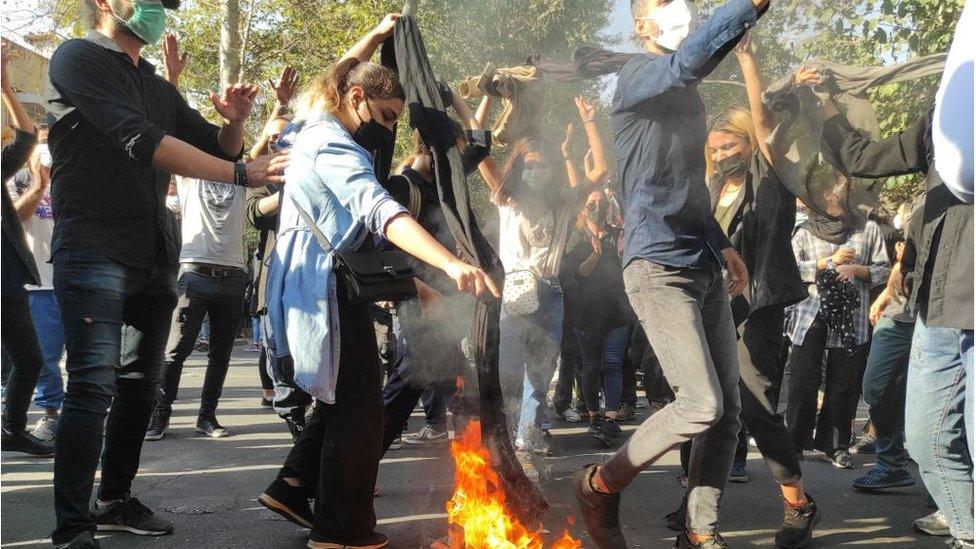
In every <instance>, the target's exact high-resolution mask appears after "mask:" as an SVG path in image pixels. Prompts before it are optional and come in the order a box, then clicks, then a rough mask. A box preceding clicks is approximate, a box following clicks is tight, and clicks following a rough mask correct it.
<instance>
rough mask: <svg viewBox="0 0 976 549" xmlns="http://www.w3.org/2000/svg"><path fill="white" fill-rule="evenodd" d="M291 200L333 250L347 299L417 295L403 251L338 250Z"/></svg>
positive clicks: (402, 298)
mask: <svg viewBox="0 0 976 549" xmlns="http://www.w3.org/2000/svg"><path fill="white" fill-rule="evenodd" d="M292 203H293V204H294V205H295V208H296V209H297V210H298V215H300V216H301V217H302V220H304V221H305V224H306V225H308V228H309V229H311V230H312V234H314V235H315V239H316V240H318V242H319V245H320V246H322V249H323V250H325V251H327V252H330V251H331V252H333V253H334V254H335V259H334V262H335V272H336V276H339V277H342V280H343V284H342V285H341V286H343V287H344V288H345V290H346V295H347V297H348V298H349V300H350V301H352V302H353V303H357V304H366V303H375V302H377V301H405V300H408V299H413V298H414V297H417V286H416V285H415V284H414V280H413V278H414V274H413V269H412V268H411V267H410V263H409V262H408V261H407V256H406V254H405V253H404V252H403V251H401V250H377V251H369V252H351V253H343V252H340V251H339V250H338V249H336V248H335V247H334V246H333V245H332V243H331V242H329V239H328V238H326V236H325V235H324V234H322V231H321V230H320V229H319V228H318V226H317V225H315V222H314V221H313V220H312V217H311V216H310V215H308V212H306V211H305V209H304V208H302V207H301V205H299V204H298V201H296V200H295V198H294V197H292Z"/></svg>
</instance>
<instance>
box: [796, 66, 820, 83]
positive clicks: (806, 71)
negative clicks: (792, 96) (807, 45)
mask: <svg viewBox="0 0 976 549" xmlns="http://www.w3.org/2000/svg"><path fill="white" fill-rule="evenodd" d="M821 82H823V78H821V77H820V73H819V72H817V69H811V68H808V67H805V66H800V69H799V70H798V71H796V76H794V77H793V83H794V84H796V85H797V86H807V85H809V86H815V85H817V84H819V83H821Z"/></svg>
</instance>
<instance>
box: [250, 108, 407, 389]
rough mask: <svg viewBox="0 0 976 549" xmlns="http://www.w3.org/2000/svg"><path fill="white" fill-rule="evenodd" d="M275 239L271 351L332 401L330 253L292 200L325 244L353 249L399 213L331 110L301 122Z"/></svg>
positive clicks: (334, 308) (335, 318)
mask: <svg viewBox="0 0 976 549" xmlns="http://www.w3.org/2000/svg"><path fill="white" fill-rule="evenodd" d="M285 177H286V184H285V186H284V189H283V190H282V198H281V211H280V214H279V222H278V234H277V243H276V244H275V249H274V254H273V256H272V258H271V264H270V266H269V270H268V290H267V295H268V316H269V317H270V320H271V322H272V326H273V330H274V333H275V343H276V345H277V352H278V355H279V356H286V355H291V357H292V359H293V360H294V363H295V384H296V385H298V386H299V387H300V388H302V389H303V390H305V391H306V392H308V393H309V394H311V395H312V396H313V397H315V398H317V399H319V400H322V401H324V402H326V403H328V404H333V403H335V396H336V395H335V390H336V382H337V380H338V377H339V367H340V364H339V338H340V327H339V310H338V302H337V300H336V279H335V276H334V274H333V272H332V266H333V257H332V253H329V252H326V251H325V250H324V249H323V248H322V247H321V246H320V245H319V243H318V241H316V239H315V236H314V235H313V234H312V232H311V231H310V230H309V229H308V227H307V226H306V225H305V222H304V221H303V220H302V218H301V217H299V214H298V210H297V209H296V208H295V204H294V202H295V201H297V202H298V203H299V204H300V205H301V207H302V208H303V209H304V210H305V211H306V212H308V214H309V215H310V216H311V217H312V219H314V220H315V224H316V225H317V226H318V228H319V229H320V230H321V231H322V232H323V233H324V234H325V236H326V237H328V239H329V241H330V242H331V243H332V245H333V246H336V247H337V248H338V249H339V250H341V251H353V250H355V249H357V248H358V246H359V245H360V244H361V243H362V242H363V240H364V239H365V238H366V237H367V236H368V234H369V233H374V234H382V232H383V229H384V228H385V227H386V224H387V223H388V222H389V221H390V220H391V219H392V218H393V217H394V216H396V215H399V214H401V213H406V210H405V209H404V208H403V207H402V206H400V205H399V204H398V203H397V202H396V201H394V200H393V198H392V197H391V196H390V195H389V194H388V193H387V192H386V191H385V190H384V189H383V187H381V186H380V184H379V183H378V182H377V181H376V175H375V174H374V171H373V159H372V157H371V156H370V154H369V153H367V152H366V150H365V149H363V148H362V147H360V146H359V145H358V144H356V142H355V141H353V139H352V137H351V136H350V135H349V132H348V131H346V129H345V128H344V127H343V126H342V124H341V123H340V122H339V121H338V120H337V119H336V118H335V117H334V116H332V115H331V114H328V113H326V114H320V115H316V116H313V117H311V118H309V119H308V120H306V121H305V122H304V124H303V125H302V127H301V129H300V130H299V131H298V133H297V135H296V136H295V138H294V145H293V146H292V147H291V164H290V165H289V167H288V169H287V171H286V172H285Z"/></svg>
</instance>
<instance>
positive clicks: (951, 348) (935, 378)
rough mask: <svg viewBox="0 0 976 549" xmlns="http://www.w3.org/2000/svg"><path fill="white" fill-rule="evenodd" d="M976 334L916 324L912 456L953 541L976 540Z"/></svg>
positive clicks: (908, 412) (909, 426)
mask: <svg viewBox="0 0 976 549" xmlns="http://www.w3.org/2000/svg"><path fill="white" fill-rule="evenodd" d="M972 346H973V332H972V330H957V329H953V328H943V327H934V326H933V327H929V326H926V325H925V322H924V321H923V320H922V318H921V317H919V319H918V320H917V321H916V323H915V335H914V337H913V339H912V352H911V361H910V363H909V366H908V383H907V392H908V394H909V395H911V398H908V399H906V402H905V435H906V441H907V443H908V451H909V453H910V454H911V455H912V458H914V459H915V461H916V462H917V463H918V469H919V472H920V473H921V475H922V481H923V482H924V483H925V487H926V488H927V489H928V491H929V494H931V495H932V498H933V499H934V500H935V502H936V503H937V504H938V506H939V509H941V510H942V512H943V513H945V516H946V519H947V520H948V521H949V531H950V533H951V534H952V536H953V537H955V538H958V539H964V540H972V539H973V461H972V454H971V450H970V445H971V444H972V439H971V437H970V436H969V433H971V430H972V428H973V426H972V421H971V420H972V399H971V398H969V397H968V396H967V395H970V394H971V392H972V390H973V386H972V384H973V361H972Z"/></svg>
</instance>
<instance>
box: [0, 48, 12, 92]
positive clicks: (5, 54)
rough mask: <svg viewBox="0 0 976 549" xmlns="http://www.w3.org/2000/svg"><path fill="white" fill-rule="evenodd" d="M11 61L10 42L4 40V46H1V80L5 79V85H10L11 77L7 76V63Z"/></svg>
mask: <svg viewBox="0 0 976 549" xmlns="http://www.w3.org/2000/svg"><path fill="white" fill-rule="evenodd" d="M9 62H10V43H9V42H4V43H3V46H0V80H2V81H3V87H5V88H6V87H7V86H9V85H10V79H9V78H8V76H7V63H9Z"/></svg>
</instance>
